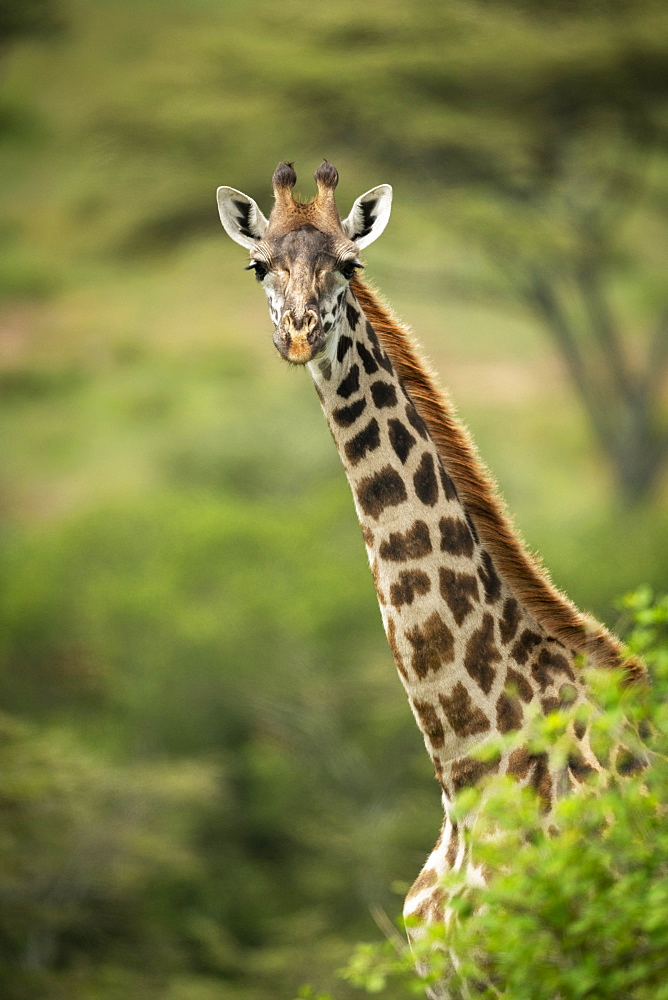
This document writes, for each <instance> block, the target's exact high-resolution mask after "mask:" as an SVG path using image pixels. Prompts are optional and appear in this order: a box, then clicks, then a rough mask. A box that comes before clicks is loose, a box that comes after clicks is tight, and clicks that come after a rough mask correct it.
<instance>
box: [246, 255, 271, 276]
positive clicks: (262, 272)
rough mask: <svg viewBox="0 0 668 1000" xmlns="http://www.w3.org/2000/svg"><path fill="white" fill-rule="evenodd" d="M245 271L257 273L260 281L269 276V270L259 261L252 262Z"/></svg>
mask: <svg viewBox="0 0 668 1000" xmlns="http://www.w3.org/2000/svg"><path fill="white" fill-rule="evenodd" d="M244 270H245V271H255V277H256V278H257V280H258V281H262V279H263V278H266V276H267V270H268V269H267V268H266V267H265V265H264V264H261V263H260V261H259V260H252V261H251V262H250V264H249V265H248V267H246V268H244Z"/></svg>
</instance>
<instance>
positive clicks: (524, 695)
mask: <svg viewBox="0 0 668 1000" xmlns="http://www.w3.org/2000/svg"><path fill="white" fill-rule="evenodd" d="M506 687H510V688H512V689H514V691H516V692H517V694H518V695H519V696H520V698H521V699H522V701H525V702H527V703H528V702H530V701H531V699H532V698H533V688H532V687H531V684H530V683H529V681H528V680H527V679H526V677H524V675H523V674H520V673H519V672H518V671H517V670H513V668H512V667H508V673H507V674H506Z"/></svg>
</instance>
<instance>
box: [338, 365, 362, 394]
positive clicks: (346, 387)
mask: <svg viewBox="0 0 668 1000" xmlns="http://www.w3.org/2000/svg"><path fill="white" fill-rule="evenodd" d="M359 387H360V368H359V365H353V366H352V368H351V369H350V371H349V372H348V374H347V375H346V377H345V378H344V379H343V380H342V381H341V384H340V385H339V388H338V389H337V390H336V392H337V395H338V396H342V397H343V399H349V398H350V396H352V394H353V393H354V392H357V390H358V389H359Z"/></svg>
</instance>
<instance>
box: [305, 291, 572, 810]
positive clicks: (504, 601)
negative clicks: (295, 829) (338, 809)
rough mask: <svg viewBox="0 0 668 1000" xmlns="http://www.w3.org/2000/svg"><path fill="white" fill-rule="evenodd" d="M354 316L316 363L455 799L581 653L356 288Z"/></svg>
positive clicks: (370, 547)
mask: <svg viewBox="0 0 668 1000" xmlns="http://www.w3.org/2000/svg"><path fill="white" fill-rule="evenodd" d="M345 317H346V318H345V321H344V323H343V328H342V330H341V332H340V335H339V338H338V340H337V341H336V342H335V343H334V345H333V348H332V354H331V356H330V357H326V358H321V359H319V360H318V361H315V362H312V363H311V364H310V365H309V367H310V370H311V374H312V377H313V380H314V382H315V386H316V389H317V392H318V395H319V397H320V401H321V405H322V408H323V411H324V413H325V417H326V419H327V422H328V425H329V428H330V430H331V433H332V436H333V438H334V441H335V443H336V446H337V449H338V451H339V454H340V456H341V460H342V462H343V466H344V469H345V471H346V475H347V477H348V481H349V483H350V486H351V489H352V493H353V498H354V502H355V507H356V510H357V515H358V517H359V520H360V524H361V527H362V533H363V536H364V540H365V543H366V546H367V553H368V557H369V562H370V565H371V569H372V573H373V577H374V582H375V585H376V591H377V595H378V601H379V604H380V610H381V615H382V618H383V624H384V627H385V631H386V634H387V638H388V642H389V645H390V648H391V650H392V653H393V656H394V659H395V662H396V665H397V669H398V671H399V675H400V677H401V680H402V682H403V685H404V687H405V689H406V693H407V695H408V699H409V702H410V705H411V708H412V710H413V713H414V715H415V718H416V721H417V724H418V726H419V727H420V729H421V731H422V733H423V736H424V740H425V744H426V747H427V750H428V752H429V754H430V756H431V758H432V761H433V763H434V768H435V771H436V774H437V777H438V778H439V780H440V782H441V785H442V787H443V789H444V793H445V796H446V798H447V799H448V800H449V799H450V798H451V796H452V795H453V794H454V793H455V792H456V791H457V790H458V789H459V788H460V787H461V786H462V785H464V784H470V783H472V782H473V781H475V780H476V778H477V777H478V775H479V774H480V773H481V768H483V765H481V764H478V762H476V761H474V760H472V759H471V758H470V757H469V753H470V750H471V748H472V747H473V746H475V745H476V744H478V743H480V742H482V741H483V740H484V739H486V738H487V737H488V736H489V735H490V734H491V733H493V732H508V731H510V730H512V729H516V728H518V727H519V726H520V725H521V723H522V719H523V711H524V705H525V704H527V703H529V702H531V701H534V700H540V701H543V702H544V703H545V705H544V707H545V709H546V710H547V707H548V706H551V707H552V708H554V706H555V699H556V700H558V698H559V691H560V688H561V687H562V686H563V684H564V683H565V682H568V683H570V684H573V683H574V682H575V681H576V678H575V674H574V671H573V655H572V654H571V653H569V652H567V651H566V649H565V648H564V647H563V645H562V643H560V642H559V641H558V640H556V639H554V638H552V637H551V636H550V635H548V633H547V631H546V630H545V628H544V627H542V626H541V625H540V624H539V623H538V622H537V621H536V620H535V618H534V617H533V616H532V615H531V614H529V613H528V611H527V610H526V608H525V607H524V606H523V605H522V604H521V603H520V601H518V599H517V597H516V595H515V593H514V592H513V590H512V589H511V587H510V586H509V584H508V583H507V582H506V581H505V580H504V579H503V577H502V576H501V575H500V573H499V572H498V570H497V567H496V566H495V562H494V559H493V558H492V556H491V554H490V552H489V551H488V548H486V547H485V545H484V544H483V543H482V541H481V539H480V537H479V535H478V532H477V531H476V527H475V524H474V522H473V520H472V518H471V517H470V516H469V512H468V511H467V509H466V507H465V505H464V503H463V502H462V500H461V499H460V496H459V494H458V491H457V489H456V487H455V485H454V483H453V480H452V478H451V477H450V475H449V472H448V470H447V469H446V468H445V467H444V465H443V462H442V459H441V455H440V454H439V451H438V448H437V446H436V444H435V442H434V441H433V439H432V437H431V435H430V433H429V431H428V429H427V427H426V425H425V423H424V421H423V420H422V418H421V416H420V414H419V413H418V410H417V409H416V406H415V405H414V402H413V400H412V399H411V397H410V395H409V393H408V391H407V389H406V387H405V384H404V382H403V381H402V379H401V378H400V377H399V375H398V374H397V372H396V371H395V368H394V366H393V364H392V362H391V360H390V358H389V357H388V355H387V353H386V352H385V351H384V350H383V348H382V346H381V343H380V342H379V339H378V336H377V334H376V332H375V330H374V328H373V326H372V325H371V323H370V322H369V321H368V319H367V317H366V315H365V314H364V312H363V310H362V309H361V307H360V305H359V302H358V300H357V298H356V297H355V294H354V291H353V290H352V289H349V291H348V298H347V302H346V309H345ZM578 686H579V685H578ZM509 687H510V688H512V689H513V691H514V693H509V691H508V688H509Z"/></svg>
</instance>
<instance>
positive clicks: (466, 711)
mask: <svg viewBox="0 0 668 1000" xmlns="http://www.w3.org/2000/svg"><path fill="white" fill-rule="evenodd" d="M438 700H439V701H440V703H441V706H442V708H443V711H444V712H445V715H446V717H447V720H448V722H449V723H450V725H451V726H452V728H453V730H454V732H455V733H456V734H457V736H475V735H476V734H477V733H486V732H487V731H488V729H489V728H490V723H489V719H488V718H487V716H486V715H485V713H484V712H483V711H482V710H481V709H480V708H478V706H477V705H476V704H475V703H474V701H473V699H472V698H471V696H470V694H469V693H468V691H467V690H466V688H465V687H464V685H463V684H462V682H461V681H457V683H456V684H455V686H454V687H453V689H452V693H451V694H450V695H449V696H448V695H444V694H440V695H439V696H438Z"/></svg>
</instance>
